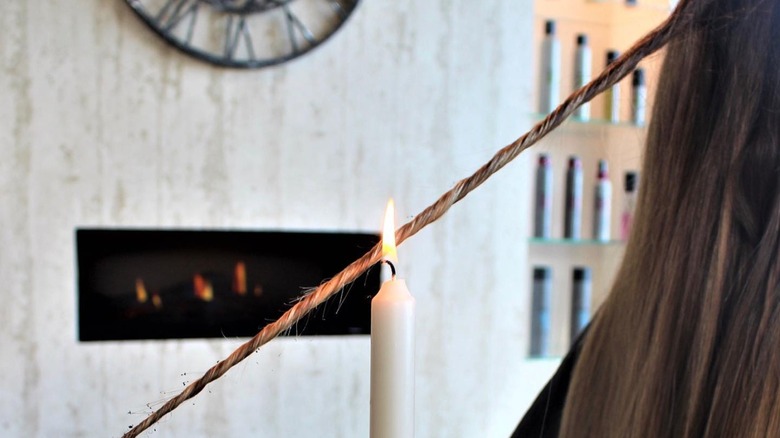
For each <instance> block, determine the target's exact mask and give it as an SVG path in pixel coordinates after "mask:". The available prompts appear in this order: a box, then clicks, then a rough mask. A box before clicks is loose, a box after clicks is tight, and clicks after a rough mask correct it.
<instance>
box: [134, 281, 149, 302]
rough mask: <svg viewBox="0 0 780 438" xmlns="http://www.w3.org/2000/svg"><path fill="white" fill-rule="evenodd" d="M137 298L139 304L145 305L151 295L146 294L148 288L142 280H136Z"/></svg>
mask: <svg viewBox="0 0 780 438" xmlns="http://www.w3.org/2000/svg"><path fill="white" fill-rule="evenodd" d="M135 298H136V299H137V300H138V302H139V303H145V302H146V300H147V299H149V294H147V293H146V286H145V285H144V281H143V280H142V279H140V278H136V279H135Z"/></svg>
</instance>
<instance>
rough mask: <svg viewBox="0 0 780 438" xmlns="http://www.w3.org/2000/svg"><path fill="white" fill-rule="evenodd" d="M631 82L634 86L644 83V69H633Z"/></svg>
mask: <svg viewBox="0 0 780 438" xmlns="http://www.w3.org/2000/svg"><path fill="white" fill-rule="evenodd" d="M633 84H634V86H635V87H638V86H640V85H644V84H645V71H644V70H642V69H641V68H638V69H636V70H634V81H633Z"/></svg>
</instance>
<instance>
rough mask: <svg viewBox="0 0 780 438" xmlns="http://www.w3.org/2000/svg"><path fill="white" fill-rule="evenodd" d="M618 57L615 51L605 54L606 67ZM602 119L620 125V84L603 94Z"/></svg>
mask: <svg viewBox="0 0 780 438" xmlns="http://www.w3.org/2000/svg"><path fill="white" fill-rule="evenodd" d="M618 56H620V54H619V53H618V52H617V51H616V50H610V51H608V52H607V67H609V65H610V64H612V63H613V62H615V60H616V59H617V58H618ZM604 102H605V108H604V118H605V119H607V120H609V121H610V122H612V123H620V83H619V82H618V83H617V84H615V85H613V86H612V87H610V88H609V89H608V90H607V91H606V92H605V93H604Z"/></svg>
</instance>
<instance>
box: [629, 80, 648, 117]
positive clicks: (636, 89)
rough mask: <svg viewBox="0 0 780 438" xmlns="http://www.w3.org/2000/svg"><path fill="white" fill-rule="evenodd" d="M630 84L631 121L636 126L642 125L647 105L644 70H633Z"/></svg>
mask: <svg viewBox="0 0 780 438" xmlns="http://www.w3.org/2000/svg"><path fill="white" fill-rule="evenodd" d="M631 85H632V87H631V89H632V95H631V121H632V122H634V124H635V125H637V126H644V125H645V111H646V106H647V86H646V85H645V71H644V70H642V69H641V68H638V69H636V70H634V78H633V81H632V82H631Z"/></svg>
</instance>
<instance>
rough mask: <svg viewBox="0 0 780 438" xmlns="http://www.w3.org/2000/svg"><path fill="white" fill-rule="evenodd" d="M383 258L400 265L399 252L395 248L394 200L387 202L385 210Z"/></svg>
mask: <svg viewBox="0 0 780 438" xmlns="http://www.w3.org/2000/svg"><path fill="white" fill-rule="evenodd" d="M382 257H384V258H385V260H389V261H391V262H393V263H398V251H397V250H396V247H395V205H394V204H393V198H390V200H389V201H387V209H386V210H385V225H384V228H383V229H382Z"/></svg>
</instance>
